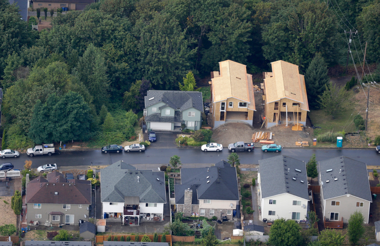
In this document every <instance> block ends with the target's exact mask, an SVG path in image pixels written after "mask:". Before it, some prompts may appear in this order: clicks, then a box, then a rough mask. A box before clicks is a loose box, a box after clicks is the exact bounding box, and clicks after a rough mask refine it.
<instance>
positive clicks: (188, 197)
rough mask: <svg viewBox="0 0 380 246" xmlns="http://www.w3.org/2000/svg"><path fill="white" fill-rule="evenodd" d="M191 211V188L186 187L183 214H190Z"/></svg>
mask: <svg viewBox="0 0 380 246" xmlns="http://www.w3.org/2000/svg"><path fill="white" fill-rule="evenodd" d="M192 212H193V190H191V189H190V188H187V189H186V190H185V196H184V199H183V215H184V216H186V217H187V216H191V214H192Z"/></svg>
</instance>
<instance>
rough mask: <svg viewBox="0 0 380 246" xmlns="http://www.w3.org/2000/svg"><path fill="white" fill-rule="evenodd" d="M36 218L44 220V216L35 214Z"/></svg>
mask: <svg viewBox="0 0 380 246" xmlns="http://www.w3.org/2000/svg"><path fill="white" fill-rule="evenodd" d="M34 217H35V218H36V219H42V214H35V215H34Z"/></svg>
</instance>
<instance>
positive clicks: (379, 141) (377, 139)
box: [374, 136, 380, 146]
mask: <svg viewBox="0 0 380 246" xmlns="http://www.w3.org/2000/svg"><path fill="white" fill-rule="evenodd" d="M374 144H375V145H376V146H377V145H380V136H377V137H376V138H375V142H374Z"/></svg>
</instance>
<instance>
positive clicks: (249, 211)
mask: <svg viewBox="0 0 380 246" xmlns="http://www.w3.org/2000/svg"><path fill="white" fill-rule="evenodd" d="M245 212H246V213H247V214H251V213H253V210H252V209H251V207H246V208H245Z"/></svg>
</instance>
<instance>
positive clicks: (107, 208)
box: [103, 202, 124, 214]
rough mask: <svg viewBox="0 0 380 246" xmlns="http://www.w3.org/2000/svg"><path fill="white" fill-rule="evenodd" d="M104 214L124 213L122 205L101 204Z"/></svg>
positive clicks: (121, 203)
mask: <svg viewBox="0 0 380 246" xmlns="http://www.w3.org/2000/svg"><path fill="white" fill-rule="evenodd" d="M104 213H124V203H123V202H120V203H115V202H113V203H112V205H110V203H109V202H103V214H104Z"/></svg>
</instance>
